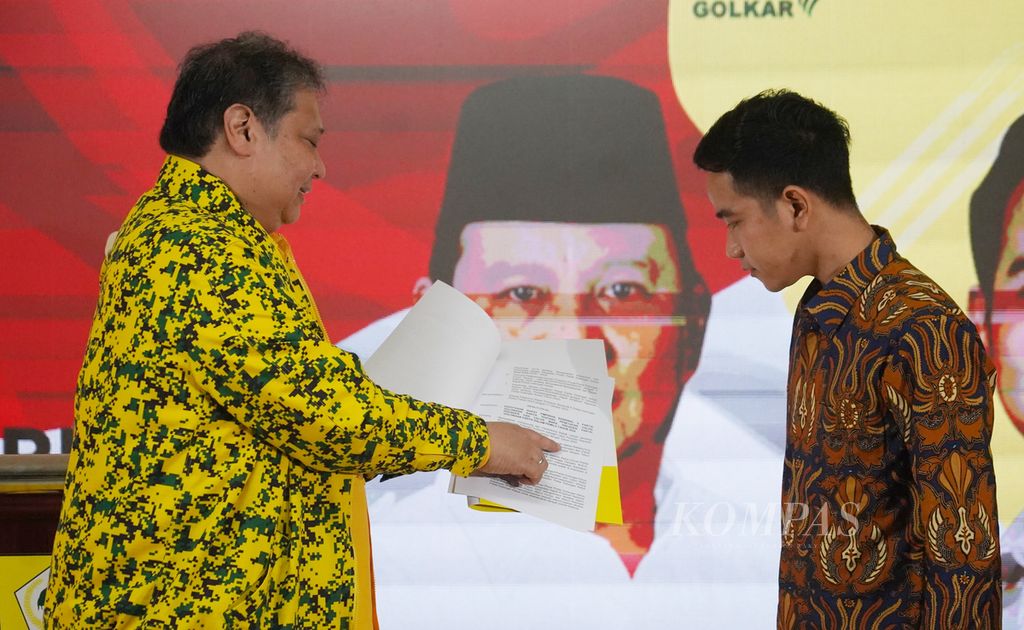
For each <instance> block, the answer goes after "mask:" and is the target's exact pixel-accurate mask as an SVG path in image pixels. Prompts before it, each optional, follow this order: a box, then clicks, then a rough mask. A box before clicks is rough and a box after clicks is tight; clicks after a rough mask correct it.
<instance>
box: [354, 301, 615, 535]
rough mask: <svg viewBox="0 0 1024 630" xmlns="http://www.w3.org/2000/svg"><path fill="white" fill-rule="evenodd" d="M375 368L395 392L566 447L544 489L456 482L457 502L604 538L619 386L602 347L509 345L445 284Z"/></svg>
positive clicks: (595, 343) (593, 342)
mask: <svg viewBox="0 0 1024 630" xmlns="http://www.w3.org/2000/svg"><path fill="white" fill-rule="evenodd" d="M365 367H366V372H367V374H369V376H370V377H371V378H372V379H373V380H374V381H375V382H376V383H377V384H379V385H381V386H382V387H385V388H387V389H390V390H392V391H394V392H400V393H405V394H410V395H412V396H414V397H416V398H419V399H421V400H428V401H434V402H440V403H443V404H445V405H449V406H453V407H460V408H463V409H468V410H469V411H472V412H473V413H475V414H477V415H479V416H481V417H483V418H485V419H486V420H489V421H497V420H501V421H506V422H514V423H516V424H519V425H520V426H524V427H527V428H530V429H533V430H535V431H537V432H538V433H542V434H544V435H545V436H547V437H549V438H551V439H553V440H554V441H556V442H558V443H559V444H560V445H561V447H562V450H561V451H559V452H557V453H548V454H547V455H546V457H547V459H548V463H549V465H548V469H547V471H546V472H545V474H544V478H543V479H542V480H541V482H540V483H539V484H538V485H536V486H530V485H525V484H523V485H519V486H516V487H513V486H511V485H509V484H508V483H507V482H506V481H504V480H502V479H496V478H492V477H483V476H481V477H468V478H463V477H458V476H454V475H453V477H452V483H451V486H450V489H451V491H452V492H455V493H457V494H465V495H467V496H472V497H479V498H482V499H486V500H487V501H490V502H493V503H498V504H501V505H503V506H506V507H508V508H512V509H515V510H518V511H520V512H524V513H526V514H531V515H533V516H536V517H539V518H542V519H545V520H548V521H551V522H555V523H558V524H561V525H565V526H566V527H570V528H572V529H577V530H593V529H594V522H595V514H596V510H597V504H598V492H599V487H600V483H601V475H602V472H603V470H604V469H605V468H607V467H614V466H616V456H615V441H614V436H613V431H612V421H611V400H612V391H613V389H614V386H613V382H612V379H611V378H610V377H609V376H608V371H607V363H606V359H605V350H604V344H603V342H602V341H601V340H597V339H571V340H558V339H543V340H532V341H520V340H517V341H507V342H504V343H502V342H501V340H500V336H499V334H498V331H497V328H496V327H495V326H494V323H493V322H492V321H491V320H490V318H489V317H487V314H486V313H484V312H483V310H481V309H480V307H479V306H477V305H476V303H474V302H473V301H472V300H470V299H469V298H467V297H465V296H464V295H462V294H461V293H459V292H458V291H456V290H455V289H453V288H452V287H450V286H448V285H446V284H444V283H441V282H437V283H435V284H434V286H433V287H431V288H430V289H429V290H428V291H427V292H426V293H425V294H424V295H423V297H422V298H421V299H420V300H419V301H418V302H417V303H416V305H415V306H414V307H413V308H412V310H410V311H409V313H408V315H406V317H405V319H404V320H403V321H402V323H401V324H399V326H398V327H397V328H396V329H395V331H394V333H392V334H391V336H389V337H388V338H387V339H386V340H385V341H384V343H383V344H382V345H381V347H380V349H378V350H377V352H375V353H374V354H373V356H372V357H370V358H369V359H368V360H367V361H366V366H365ZM615 501H618V492H617V488H616V492H615Z"/></svg>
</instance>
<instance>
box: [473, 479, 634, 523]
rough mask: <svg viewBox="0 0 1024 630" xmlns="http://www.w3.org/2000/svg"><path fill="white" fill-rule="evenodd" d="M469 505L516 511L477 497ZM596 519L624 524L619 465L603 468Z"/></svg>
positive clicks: (474, 507)
mask: <svg viewBox="0 0 1024 630" xmlns="http://www.w3.org/2000/svg"><path fill="white" fill-rule="evenodd" d="M469 507H471V508H473V509H474V510H480V511H481V512H515V510H513V509H512V508H509V507H505V506H504V505H501V504H499V503H494V502H493V501H488V500H487V499H477V500H476V501H474V502H472V503H471V504H470V506H469ZM594 520H595V521H596V522H598V523H609V524H611V525H622V496H621V494H620V493H619V468H618V466H605V467H604V468H602V469H601V485H600V486H598V489H597V515H596V517H595V518H594Z"/></svg>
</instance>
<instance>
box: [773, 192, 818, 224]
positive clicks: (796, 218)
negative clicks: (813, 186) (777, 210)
mask: <svg viewBox="0 0 1024 630" xmlns="http://www.w3.org/2000/svg"><path fill="white" fill-rule="evenodd" d="M781 203H782V206H783V211H784V212H785V214H786V216H787V217H788V218H789V219H790V220H791V221H792V222H793V227H794V229H796V230H797V231H803V230H806V229H807V225H808V221H809V220H810V215H811V209H812V199H811V195H810V194H809V193H808V192H807V190H806V189H805V188H802V187H800V186H792V185H791V186H786V187H785V188H783V189H782V200H781Z"/></svg>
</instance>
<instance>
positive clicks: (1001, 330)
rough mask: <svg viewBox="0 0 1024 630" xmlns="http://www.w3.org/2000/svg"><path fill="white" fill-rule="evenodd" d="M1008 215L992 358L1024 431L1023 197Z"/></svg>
mask: <svg viewBox="0 0 1024 630" xmlns="http://www.w3.org/2000/svg"><path fill="white" fill-rule="evenodd" d="M1011 212H1012V215H1011V218H1010V222H1009V225H1008V226H1007V230H1006V243H1005V245H1004V246H1003V250H1002V252H1001V253H1000V256H999V264H998V265H997V266H996V275H995V282H994V284H993V289H994V296H995V305H994V307H993V309H992V358H993V360H994V361H995V363H996V366H997V368H998V370H999V379H998V387H999V395H1000V397H1001V398H1002V400H1003V405H1005V406H1006V411H1007V412H1008V413H1009V414H1010V419H1011V420H1013V422H1014V424H1015V425H1016V426H1017V428H1018V429H1019V430H1020V431H1021V432H1024V198H1021V199H1020V200H1019V201H1018V202H1017V205H1016V207H1014V208H1013V209H1011Z"/></svg>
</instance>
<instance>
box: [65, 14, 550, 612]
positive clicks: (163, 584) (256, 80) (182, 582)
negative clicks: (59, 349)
mask: <svg viewBox="0 0 1024 630" xmlns="http://www.w3.org/2000/svg"><path fill="white" fill-rule="evenodd" d="M322 90H323V79H322V76H321V71H320V69H319V67H318V66H317V64H315V63H314V62H313V61H311V60H309V59H306V58H305V57H302V56H301V55H299V54H298V53H296V52H294V51H292V50H290V49H289V48H287V47H286V46H285V45H284V44H282V43H281V42H278V41H277V40H274V39H272V38H270V37H268V36H266V35H260V34H253V33H245V34H242V35H240V36H239V37H237V38H234V39H228V40H224V41H221V42H217V43H214V44H210V45H208V46H202V47H198V48H195V49H193V50H192V51H190V52H189V54H188V56H187V57H186V59H185V61H184V62H183V64H182V68H181V74H180V76H179V77H178V81H177V83H176V84H175V88H174V92H173V94H172V96H171V102H170V104H169V105H168V109H167V118H166V120H165V123H164V128H163V131H162V132H161V135H160V143H161V146H162V147H163V148H164V149H165V150H166V151H167V152H168V153H169V154H171V155H170V156H169V157H168V158H167V160H166V162H165V163H164V166H163V169H162V170H161V172H160V177H159V179H158V180H157V183H156V185H155V186H154V187H153V189H152V190H150V191H149V192H147V193H146V194H144V195H143V196H142V198H141V199H139V201H138V203H137V204H136V205H135V207H134V208H133V209H132V211H131V212H130V213H129V215H128V217H127V219H125V222H124V224H123V225H122V226H121V229H120V230H119V231H118V235H117V238H116V240H115V242H114V243H113V248H112V250H111V252H110V255H109V256H108V257H107V259H106V261H105V263H104V265H103V270H102V274H101V286H100V295H99V302H98V304H97V307H96V315H95V318H94V322H93V326H92V330H91V333H90V337H89V344H88V347H87V349H86V356H85V361H84V363H83V366H82V371H81V373H80V375H79V381H78V390H77V395H76V399H75V443H74V446H73V449H72V454H71V461H70V464H69V470H68V479H67V490H66V495H65V501H64V505H63V509H62V513H61V519H60V525H59V529H58V532H57V537H56V540H55V543H54V553H53V566H52V574H51V578H50V586H49V590H48V592H47V595H46V620H47V626H48V627H51V628H91V627H103V628H111V627H119V628H120V627H136V626H139V627H160V628H224V627H243V626H244V627H246V628H285V627H287V628H351V629H356V628H358V629H363V628H370V627H374V626H375V625H376V624H375V617H374V604H373V589H372V569H371V567H370V546H369V545H370V543H369V526H368V523H367V514H366V498H365V493H364V487H363V483H364V478H365V477H372V476H374V475H377V474H379V473H408V472H413V471H416V470H434V469H437V468H442V467H444V468H450V469H451V470H452V472H454V473H457V474H462V475H466V474H469V473H471V472H474V471H481V472H484V473H493V474H500V475H504V476H508V477H512V478H518V479H520V480H522V481H525V482H527V483H536V482H537V481H538V480H539V479H540V477H541V475H542V474H543V472H544V470H545V467H546V461H545V458H544V451H545V450H551V449H555V448H557V445H555V444H554V443H553V442H551V441H550V440H548V439H546V438H544V437H543V436H540V435H539V434H537V433H534V432H532V431H527V430H525V429H521V428H519V427H515V426H513V425H509V424H505V423H497V422H496V423H485V422H484V421H483V420H482V419H480V418H478V417H476V416H474V415H472V414H470V413H468V412H466V411H460V410H456V409H451V408H448V407H444V406H441V405H437V404H431V403H424V402H420V401H417V400H414V399H411V398H409V397H408V396H402V395H397V394H394V393H391V392H388V391H386V390H382V389H381V388H379V387H377V386H376V385H374V384H373V383H372V382H371V381H370V380H369V379H368V378H366V376H365V375H364V374H363V372H362V369H361V367H360V364H359V360H358V359H357V358H356V357H355V356H354V355H351V354H349V353H347V352H345V351H342V350H339V349H338V348H336V347H335V346H334V345H333V344H331V343H330V341H328V338H327V333H326V331H325V330H324V327H323V323H322V321H321V319H320V316H319V313H318V312H317V310H316V305H315V303H314V302H313V298H312V297H311V296H310V294H309V291H308V289H307V288H306V285H305V282H304V281H303V279H302V276H301V275H300V274H299V271H298V268H297V267H296V266H295V262H294V259H293V257H292V255H291V251H290V249H289V247H288V244H287V242H286V241H285V240H284V239H283V238H282V237H281V236H280V235H279V234H277V233H276V231H277V229H278V228H279V227H280V226H281V225H282V224H286V223H292V222H294V221H295V220H297V219H298V216H299V211H300V208H301V205H302V201H303V198H304V197H305V195H306V193H308V192H309V191H310V187H311V185H312V181H313V180H314V179H319V178H321V177H323V176H324V164H323V162H322V161H321V160H320V156H319V153H318V149H317V146H318V144H319V143H320V141H321V136H322V135H323V131H324V130H323V123H322V120H321V117H320V110H319V105H318V100H317V99H318V95H319V94H320V93H321V92H322ZM438 570H439V571H444V570H448V569H447V568H446V567H438Z"/></svg>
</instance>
